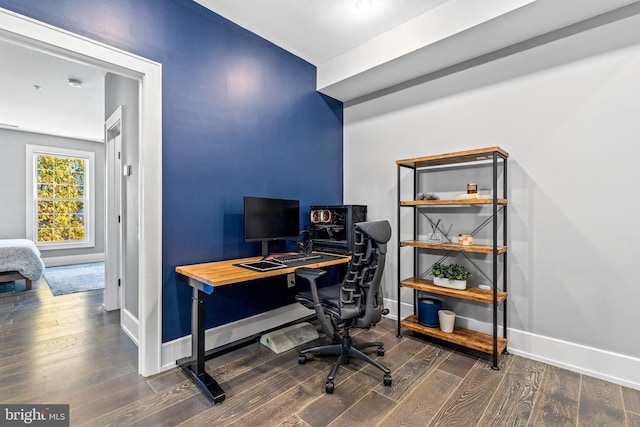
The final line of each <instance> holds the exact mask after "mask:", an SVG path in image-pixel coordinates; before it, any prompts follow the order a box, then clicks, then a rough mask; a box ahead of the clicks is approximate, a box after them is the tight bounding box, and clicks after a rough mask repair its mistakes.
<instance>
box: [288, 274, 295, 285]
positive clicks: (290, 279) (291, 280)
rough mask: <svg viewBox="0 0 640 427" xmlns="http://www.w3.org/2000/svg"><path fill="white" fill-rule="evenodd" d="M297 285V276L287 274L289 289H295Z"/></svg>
mask: <svg viewBox="0 0 640 427" xmlns="http://www.w3.org/2000/svg"><path fill="white" fill-rule="evenodd" d="M295 285H296V274H295V273H289V274H287V287H289V288H293V287H294V286H295Z"/></svg>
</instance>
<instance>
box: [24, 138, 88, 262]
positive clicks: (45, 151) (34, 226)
mask: <svg viewBox="0 0 640 427" xmlns="http://www.w3.org/2000/svg"><path fill="white" fill-rule="evenodd" d="M26 152H27V156H26V158H27V167H26V170H27V180H26V181H27V238H29V239H31V240H33V242H34V243H35V244H36V246H37V247H38V249H40V250H55V249H74V248H92V247H95V198H94V194H95V191H94V190H95V179H94V178H95V154H94V153H93V152H91V151H82V150H73V149H69V148H59V147H48V146H43V145H31V144H27V146H26ZM39 155H47V156H63V157H76V158H80V159H84V160H85V161H86V165H85V171H84V173H85V180H84V187H85V213H84V221H85V224H84V226H85V230H84V237H85V238H84V240H81V241H67V242H44V243H38V215H37V213H38V207H37V206H38V205H37V204H38V185H37V183H38V180H37V178H36V172H37V168H38V167H37V156H39Z"/></svg>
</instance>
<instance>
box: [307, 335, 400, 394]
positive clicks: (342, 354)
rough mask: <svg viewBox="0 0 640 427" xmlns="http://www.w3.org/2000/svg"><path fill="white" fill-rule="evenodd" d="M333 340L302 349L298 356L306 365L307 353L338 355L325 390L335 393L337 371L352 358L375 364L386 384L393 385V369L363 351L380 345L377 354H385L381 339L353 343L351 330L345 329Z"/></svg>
mask: <svg viewBox="0 0 640 427" xmlns="http://www.w3.org/2000/svg"><path fill="white" fill-rule="evenodd" d="M333 341H334V342H337V343H336V344H329V345H322V346H318V347H313V348H308V349H305V350H302V351H301V352H300V355H299V356H298V363H299V364H301V365H304V364H305V363H307V356H306V354H307V353H311V354H317V355H322V356H338V360H336V361H335V363H334V364H333V367H332V368H331V371H329V375H328V376H327V384H326V385H325V391H326V392H327V393H333V389H334V385H333V379H334V378H335V376H336V372H337V371H338V368H339V367H340V365H348V364H349V360H350V359H352V358H353V359H360V360H364V361H365V362H367V363H369V364H371V365H373V366H375V367H376V368H378V369H380V370H381V371H382V372H384V377H383V382H384V385H385V386H390V385H391V370H390V369H389V368H387V367H386V366H384V365H383V364H381V363H380V362H378V361H377V360H375V359H372V358H371V357H370V356H369V355H367V354H365V353H363V352H362V349H365V348H369V347H378V350H377V354H378V356H384V344H383V343H382V342H380V341H375V342H367V343H362V344H356V345H354V344H353V339H352V338H351V336H350V335H349V330H348V329H347V331H345V335H344V336H343V337H340V336H338V335H335V336H334V337H333Z"/></svg>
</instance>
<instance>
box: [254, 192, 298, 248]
mask: <svg viewBox="0 0 640 427" xmlns="http://www.w3.org/2000/svg"><path fill="white" fill-rule="evenodd" d="M299 233H300V202H299V201H298V200H284V199H267V198H263V197H245V198H244V239H245V241H247V242H257V241H265V240H266V241H270V240H285V239H296V238H298V235H299Z"/></svg>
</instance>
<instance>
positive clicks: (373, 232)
mask: <svg viewBox="0 0 640 427" xmlns="http://www.w3.org/2000/svg"><path fill="white" fill-rule="evenodd" d="M355 227H356V228H357V229H358V230H360V231H362V232H363V233H364V234H366V235H367V236H369V237H371V238H372V239H373V240H375V241H376V243H377V244H378V245H384V244H385V243H387V242H388V241H389V240H390V239H391V224H389V221H387V220H381V221H367V222H357V223H356V224H355Z"/></svg>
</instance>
